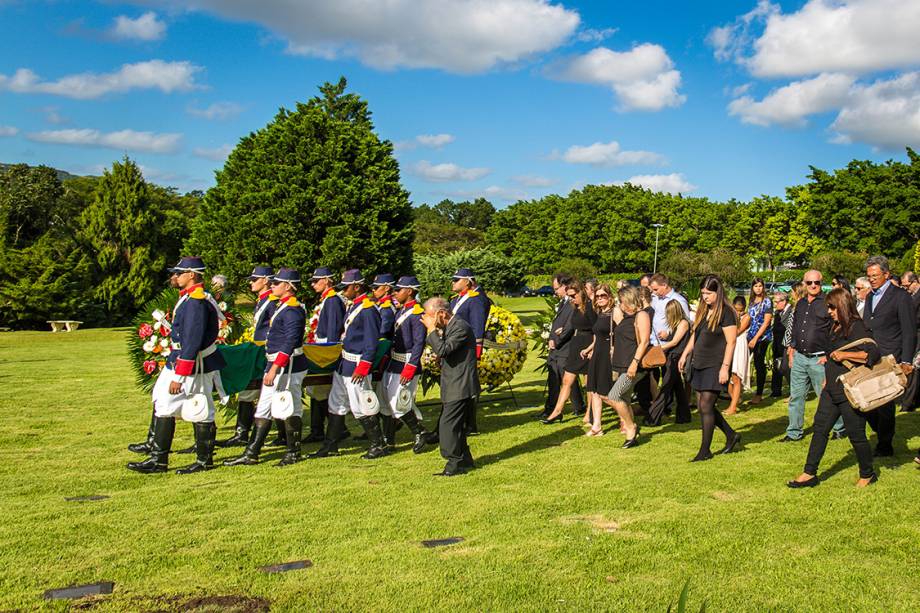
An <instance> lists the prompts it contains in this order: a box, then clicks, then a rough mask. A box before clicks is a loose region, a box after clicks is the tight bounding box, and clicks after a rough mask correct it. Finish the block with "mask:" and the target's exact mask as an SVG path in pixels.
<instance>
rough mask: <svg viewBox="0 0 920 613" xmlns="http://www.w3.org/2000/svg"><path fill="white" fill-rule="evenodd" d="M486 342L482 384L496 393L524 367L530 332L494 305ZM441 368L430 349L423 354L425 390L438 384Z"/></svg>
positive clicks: (480, 379) (514, 317) (510, 314)
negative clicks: (495, 390)
mask: <svg viewBox="0 0 920 613" xmlns="http://www.w3.org/2000/svg"><path fill="white" fill-rule="evenodd" d="M485 336H486V338H485V341H484V342H483V352H482V357H481V358H480V359H479V383H480V384H481V385H482V387H483V388H485V389H486V390H493V389H495V388H497V387H498V386H500V385H503V384H504V383H507V382H508V381H511V379H513V378H514V375H516V374H517V373H519V372H520V371H521V368H523V367H524V361H525V360H526V359H527V331H526V330H525V329H524V326H523V324H521V320H520V319H518V316H517V315H515V314H514V313H512V312H511V311H509V310H508V309H503V308H501V307H500V306H496V305H494V304H493V305H492V308H491V309H490V311H489V319H488V320H487V321H486V333H485ZM440 376H441V365H440V363H439V362H438V359H437V356H436V355H434V353H432V351H431V348H430V347H425V352H424V353H423V354H422V380H421V384H422V389H423V390H425V391H427V390H428V388H429V387H431V386H432V385H434V384H435V383H437V382H438V379H439V378H440Z"/></svg>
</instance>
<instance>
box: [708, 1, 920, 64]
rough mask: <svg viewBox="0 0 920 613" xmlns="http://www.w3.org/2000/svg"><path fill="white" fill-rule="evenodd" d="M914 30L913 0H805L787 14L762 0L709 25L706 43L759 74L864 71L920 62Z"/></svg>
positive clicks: (918, 12) (919, 9) (917, 12)
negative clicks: (716, 25)
mask: <svg viewBox="0 0 920 613" xmlns="http://www.w3.org/2000/svg"><path fill="white" fill-rule="evenodd" d="M760 23H763V24H764V27H763V31H762V33H761V34H760V36H755V35H754V33H753V32H752V30H753V25H754V24H760ZM918 31H920V2H917V1H916V0H809V1H808V2H806V3H805V5H804V6H802V8H800V9H799V10H798V11H795V12H792V13H787V14H783V13H782V12H781V9H780V7H779V5H777V4H772V3H771V2H769V1H768V0H760V1H759V2H758V5H757V8H755V9H754V10H753V11H751V12H750V13H748V14H746V15H743V16H742V17H739V18H738V19H737V20H735V22H734V23H732V24H728V25H726V26H721V27H719V28H715V29H713V30H712V31H711V32H710V34H709V37H708V38H707V42H708V43H709V44H710V45H711V46H712V47H713V49H714V51H715V55H716V57H717V58H718V59H722V60H728V59H733V60H734V61H736V62H738V63H739V64H742V65H744V66H746V67H747V68H748V70H750V72H751V73H752V74H753V75H755V76H758V77H768V78H772V77H783V76H787V77H798V76H805V75H816V74H820V73H826V72H840V73H850V74H864V73H870V72H875V71H881V70H892V69H898V68H905V67H912V66H916V65H917V64H918V63H920V36H918V35H917V32H918Z"/></svg>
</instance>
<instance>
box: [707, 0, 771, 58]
mask: <svg viewBox="0 0 920 613" xmlns="http://www.w3.org/2000/svg"><path fill="white" fill-rule="evenodd" d="M780 10H781V9H780V6H779V5H778V4H773V3H772V2H770V0H757V6H755V7H754V8H753V9H751V10H750V11H748V12H747V13H745V14H744V15H741V16H740V17H738V18H737V19H735V21H734V22H733V23H730V24H726V25H724V26H718V27H715V28H713V29H712V30H710V31H709V35H708V36H707V37H706V44H708V45H709V46H710V47H712V48H713V54H714V55H715V56H716V59H717V60H719V61H720V62H726V61H728V60H735V61H738V62H743V61H744V56H745V53H746V51H747V48H748V47H749V46H750V45H751V43H752V42H753V41H754V34H753V32H752V29H753V27H754V25H756V24H759V23H762V22H764V21H766V19H767V18H768V17H770V15H776V14H778V13H779V12H780Z"/></svg>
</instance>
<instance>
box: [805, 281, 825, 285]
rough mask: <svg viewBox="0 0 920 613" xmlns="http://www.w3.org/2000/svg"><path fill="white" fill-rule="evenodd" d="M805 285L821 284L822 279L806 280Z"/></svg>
mask: <svg viewBox="0 0 920 613" xmlns="http://www.w3.org/2000/svg"><path fill="white" fill-rule="evenodd" d="M804 283H805V285H821V282H820V281H805V282H804Z"/></svg>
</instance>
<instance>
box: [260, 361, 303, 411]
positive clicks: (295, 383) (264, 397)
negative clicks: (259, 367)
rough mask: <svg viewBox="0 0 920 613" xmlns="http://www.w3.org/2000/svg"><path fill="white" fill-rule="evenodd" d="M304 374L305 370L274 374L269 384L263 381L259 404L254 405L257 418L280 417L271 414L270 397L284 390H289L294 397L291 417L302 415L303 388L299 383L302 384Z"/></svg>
mask: <svg viewBox="0 0 920 613" xmlns="http://www.w3.org/2000/svg"><path fill="white" fill-rule="evenodd" d="M306 374H307V371H301V372H295V373H283V374H280V375H276V376H275V381H274V382H273V383H272V384H271V385H265V384H264V383H263V384H262V389H261V390H259V404H257V405H256V414H255V417H256V418H257V419H269V418H276V419H280V418H279V417H278V416H276V415H272V398H274V397H275V392H283V391H285V390H287V391H289V392H291V396H293V397H294V413H293V415H291V417H303V389H302V388H301V384H303V378H304V376H305V375H306Z"/></svg>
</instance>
